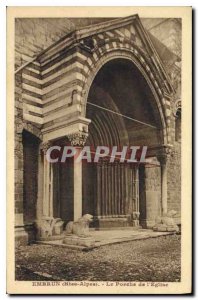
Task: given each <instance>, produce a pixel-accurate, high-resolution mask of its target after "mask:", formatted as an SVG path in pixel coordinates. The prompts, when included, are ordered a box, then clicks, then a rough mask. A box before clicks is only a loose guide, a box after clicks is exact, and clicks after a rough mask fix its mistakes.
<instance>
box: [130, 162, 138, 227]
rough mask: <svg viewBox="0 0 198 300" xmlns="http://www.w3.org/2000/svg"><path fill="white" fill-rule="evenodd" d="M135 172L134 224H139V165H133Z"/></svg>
mask: <svg viewBox="0 0 198 300" xmlns="http://www.w3.org/2000/svg"><path fill="white" fill-rule="evenodd" d="M132 172H133V179H132V180H133V213H132V224H133V226H139V217H140V211H139V167H138V166H137V165H135V166H133V167H132Z"/></svg>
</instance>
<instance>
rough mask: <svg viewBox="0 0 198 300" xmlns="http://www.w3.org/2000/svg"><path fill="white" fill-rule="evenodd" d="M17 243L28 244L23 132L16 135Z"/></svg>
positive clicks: (17, 244)
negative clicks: (24, 208) (25, 215)
mask: <svg viewBox="0 0 198 300" xmlns="http://www.w3.org/2000/svg"><path fill="white" fill-rule="evenodd" d="M14 183H15V243H16V246H19V245H26V244H27V243H28V234H27V232H26V231H25V226H24V215H23V213H24V211H23V144H22V130H21V132H20V133H18V134H16V135H15V182H14Z"/></svg>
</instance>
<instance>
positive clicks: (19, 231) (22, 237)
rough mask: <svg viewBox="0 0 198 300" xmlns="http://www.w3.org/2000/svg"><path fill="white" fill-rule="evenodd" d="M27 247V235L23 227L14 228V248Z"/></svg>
mask: <svg viewBox="0 0 198 300" xmlns="http://www.w3.org/2000/svg"><path fill="white" fill-rule="evenodd" d="M26 245H28V233H27V232H26V231H25V229H24V226H19V227H15V246H16V247H20V246H26Z"/></svg>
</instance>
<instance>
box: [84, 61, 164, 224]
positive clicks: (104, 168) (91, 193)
mask: <svg viewBox="0 0 198 300" xmlns="http://www.w3.org/2000/svg"><path fill="white" fill-rule="evenodd" d="M86 118H88V119H91V123H90V125H89V137H88V139H87V142H86V144H87V145H89V146H91V147H92V148H93V149H96V147H97V146H109V147H110V148H111V147H113V146H118V148H120V147H122V146H148V148H153V147H157V146H160V145H162V144H163V139H164V137H163V121H162V120H161V118H160V113H159V110H158V105H157V103H156V100H155V97H154V95H153V93H152V91H151V89H150V87H149V85H148V83H147V81H146V79H145V78H144V76H143V75H142V74H141V72H140V71H139V70H138V68H137V67H136V66H135V64H133V63H132V62H131V61H129V60H127V59H121V58H117V59H112V60H110V61H108V62H107V63H106V64H104V65H103V66H102V67H101V69H100V70H99V71H98V73H97V75H96V76H95V77H94V80H93V81H92V84H91V86H90V89H89V94H88V97H87V106H86ZM108 161H109V160H101V161H100V162H99V163H98V164H96V163H95V164H94V163H92V164H89V163H88V164H86V165H85V164H84V165H83V213H88V212H89V213H91V214H93V215H94V216H95V225H96V226H98V227H114V226H116V227H121V226H130V225H132V226H137V225H139V215H140V211H141V212H142V216H140V220H141V217H143V218H144V219H145V217H146V213H145V209H144V207H146V205H145V201H146V199H145V197H143V196H141V195H144V193H143V192H142V191H140V192H139V188H141V189H143V188H144V185H143V184H142V182H141V183H140V184H139V166H138V165H134V164H133V165H131V164H129V163H126V162H125V163H118V162H115V163H109V162H108ZM142 174H143V175H142ZM142 177H144V166H141V181H142V180H143V178H142ZM159 180H160V179H159ZM157 192H159V191H157ZM158 195H159V193H158ZM139 197H142V199H139ZM143 202H144V203H143ZM159 210H160V197H159V199H158V203H157V207H156V215H157V214H158V213H159Z"/></svg>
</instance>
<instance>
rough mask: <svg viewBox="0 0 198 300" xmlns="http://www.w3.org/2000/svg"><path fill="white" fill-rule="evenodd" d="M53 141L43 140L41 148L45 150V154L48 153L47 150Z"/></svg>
mask: <svg viewBox="0 0 198 300" xmlns="http://www.w3.org/2000/svg"><path fill="white" fill-rule="evenodd" d="M51 145H52V143H51V142H50V141H47V142H43V143H42V144H41V147H40V149H41V150H42V151H43V153H44V154H46V152H47V150H48V149H49V148H50V147H51Z"/></svg>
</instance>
